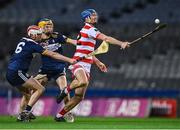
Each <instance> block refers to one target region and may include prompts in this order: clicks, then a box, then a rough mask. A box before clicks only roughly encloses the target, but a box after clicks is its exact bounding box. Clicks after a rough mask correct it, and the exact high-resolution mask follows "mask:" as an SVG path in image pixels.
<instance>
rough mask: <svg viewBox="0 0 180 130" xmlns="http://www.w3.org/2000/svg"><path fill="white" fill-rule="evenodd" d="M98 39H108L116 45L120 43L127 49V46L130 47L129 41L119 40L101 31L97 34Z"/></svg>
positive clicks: (107, 40)
mask: <svg viewBox="0 0 180 130" xmlns="http://www.w3.org/2000/svg"><path fill="white" fill-rule="evenodd" d="M97 39H99V40H103V41H106V42H108V43H110V44H114V45H119V46H120V47H121V48H123V49H125V48H126V47H129V45H128V44H129V42H123V41H119V40H117V39H115V38H113V37H111V36H107V35H105V34H103V33H100V34H99V35H98V36H97Z"/></svg>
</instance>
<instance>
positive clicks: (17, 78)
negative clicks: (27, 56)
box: [6, 69, 30, 87]
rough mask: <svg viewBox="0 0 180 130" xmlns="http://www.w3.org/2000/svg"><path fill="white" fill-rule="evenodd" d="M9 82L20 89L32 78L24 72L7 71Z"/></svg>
mask: <svg viewBox="0 0 180 130" xmlns="http://www.w3.org/2000/svg"><path fill="white" fill-rule="evenodd" d="M6 78H7V81H8V82H9V83H10V84H11V85H12V86H15V87H20V86H22V84H24V83H25V82H26V81H27V80H28V79H29V78H30V77H29V76H28V74H27V73H26V72H23V71H22V70H9V69H8V70H7V72H6Z"/></svg>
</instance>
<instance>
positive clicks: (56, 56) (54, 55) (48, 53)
mask: <svg viewBox="0 0 180 130" xmlns="http://www.w3.org/2000/svg"><path fill="white" fill-rule="evenodd" d="M42 55H45V56H49V57H51V58H54V59H56V60H63V61H65V62H69V63H70V64H74V63H76V60H74V59H71V58H69V57H66V56H63V55H61V54H58V53H56V52H53V51H49V50H45V51H43V53H42Z"/></svg>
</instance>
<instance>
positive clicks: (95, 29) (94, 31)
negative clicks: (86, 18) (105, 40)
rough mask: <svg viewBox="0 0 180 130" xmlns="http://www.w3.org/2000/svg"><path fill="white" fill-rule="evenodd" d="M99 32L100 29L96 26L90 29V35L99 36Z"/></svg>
mask: <svg viewBox="0 0 180 130" xmlns="http://www.w3.org/2000/svg"><path fill="white" fill-rule="evenodd" d="M99 34H100V31H99V30H98V29H97V28H95V27H92V28H90V29H89V30H88V35H89V37H92V38H97V37H98V35H99Z"/></svg>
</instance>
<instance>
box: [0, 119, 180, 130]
mask: <svg viewBox="0 0 180 130" xmlns="http://www.w3.org/2000/svg"><path fill="white" fill-rule="evenodd" d="M0 129H109V130H110V129H180V119H167V118H166V119H163V118H145V119H139V118H100V117H94V118H93V117H84V118H83V117H76V119H75V122H74V123H60V122H55V121H54V120H53V117H37V119H36V120H34V121H32V122H30V123H23V122H16V118H15V117H10V116H1V117H0Z"/></svg>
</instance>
